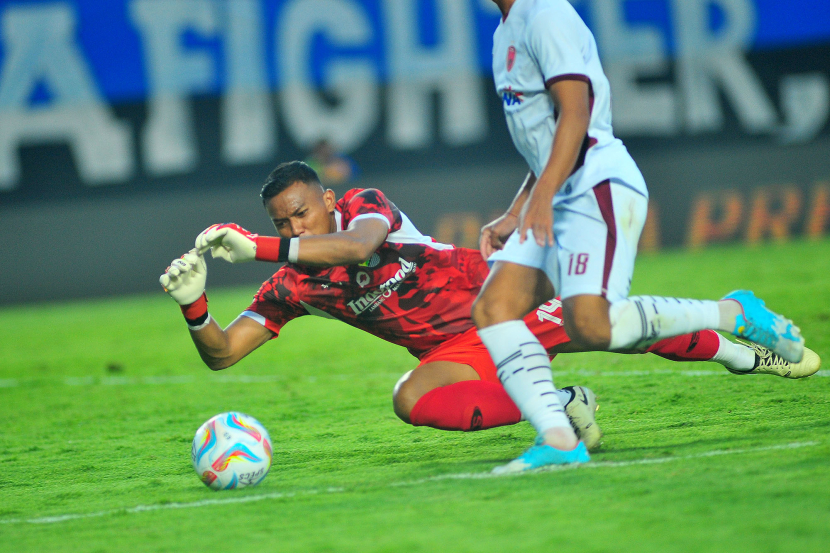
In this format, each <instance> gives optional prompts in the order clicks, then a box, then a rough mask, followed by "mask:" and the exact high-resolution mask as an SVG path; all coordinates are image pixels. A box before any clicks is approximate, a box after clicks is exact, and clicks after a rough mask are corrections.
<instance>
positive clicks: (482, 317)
mask: <svg viewBox="0 0 830 553" xmlns="http://www.w3.org/2000/svg"><path fill="white" fill-rule="evenodd" d="M510 307H511V306H510V302H508V301H506V299H505V298H501V297H498V296H496V295H492V294H491V295H488V294H484V295H480V296H479V297H478V298H476V300H475V301H474V302H473V309H472V317H473V323H474V324H475V325H476V327H477V328H487V327H488V326H492V325H494V324H498V323H502V322H504V321H509V320H511V319H516V318H521V317H516V316H514V314H513V313H512V310H511V309H510Z"/></svg>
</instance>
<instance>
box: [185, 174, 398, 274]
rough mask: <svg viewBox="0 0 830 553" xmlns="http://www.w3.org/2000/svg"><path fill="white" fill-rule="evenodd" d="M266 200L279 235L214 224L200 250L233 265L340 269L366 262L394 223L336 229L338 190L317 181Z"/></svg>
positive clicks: (372, 221)
mask: <svg viewBox="0 0 830 553" xmlns="http://www.w3.org/2000/svg"><path fill="white" fill-rule="evenodd" d="M264 203H265V209H266V211H267V212H268V216H269V218H270V219H271V221H272V223H273V224H274V228H275V229H276V231H277V233H278V234H279V236H278V237H271V236H259V235H256V234H252V233H250V232H248V231H246V230H245V229H243V228H242V227H239V226H238V225H235V224H233V223H229V224H223V225H213V226H211V227H208V228H207V229H205V231H204V232H202V233H201V234H200V235H199V236H198V237H197V238H196V248H197V249H198V250H199V251H200V252H204V251H207V250H208V249H210V250H211V253H212V254H213V257H221V258H223V259H226V260H227V261H230V262H232V263H239V262H245V261H253V260H257V261H272V262H283V261H290V262H292V263H301V264H303V265H316V266H323V267H335V266H340V265H352V264H356V263H362V262H364V261H366V260H367V259H369V257H371V255H372V253H374V252H375V250H377V249H378V247H380V245H381V244H383V241H384V240H385V239H386V236H387V234H388V233H389V225H388V224H387V223H386V222H385V221H383V220H380V219H376V218H367V219H361V220H358V221H355V222H354V223H353V224H352V225H350V227H349V228H348V229H347V230H344V231H342V232H336V231H337V228H336V222H335V216H334V211H335V205H336V201H335V196H334V192H333V191H332V190H325V191H324V190H323V189H322V187H320V186H319V184H317V183H305V182H302V181H297V182H295V183H293V184H292V185H290V186H289V187H287V188H286V189H285V190H283V191H281V192H280V193H279V194H278V195H276V196H274V197H273V198H269V199H267V200H266V201H265V202H264Z"/></svg>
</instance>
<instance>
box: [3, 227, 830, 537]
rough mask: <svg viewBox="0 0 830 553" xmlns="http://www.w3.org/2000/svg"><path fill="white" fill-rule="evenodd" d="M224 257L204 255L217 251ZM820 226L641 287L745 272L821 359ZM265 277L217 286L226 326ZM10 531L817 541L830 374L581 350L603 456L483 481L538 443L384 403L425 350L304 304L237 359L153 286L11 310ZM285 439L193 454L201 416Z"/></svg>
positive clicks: (826, 529) (714, 281)
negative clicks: (214, 471) (206, 472)
mask: <svg viewBox="0 0 830 553" xmlns="http://www.w3.org/2000/svg"><path fill="white" fill-rule="evenodd" d="M216 263H218V262H217V261H210V262H209V264H210V265H212V266H215V264H216ZM829 274H830V241H827V240H824V241H816V242H807V241H796V242H790V243H783V244H773V245H763V246H758V247H755V248H746V247H741V246H724V247H718V248H712V249H708V250H705V251H702V252H695V253H690V252H680V251H673V252H672V251H669V252H663V253H659V254H655V255H651V256H643V257H642V258H641V259H640V260H639V262H638V267H637V271H636V275H635V279H634V289H633V293H650V294H666V295H677V296H688V297H700V298H715V297H720V296H721V295H723V294H725V293H727V292H729V291H730V290H732V289H735V288H740V287H746V288H751V289H753V290H755V291H756V292H757V293H758V295H759V296H760V297H762V298H764V299H765V300H766V301H767V303H768V305H769V306H770V307H771V308H773V309H775V310H779V311H781V312H783V313H785V314H786V315H787V316H789V317H792V318H793V319H794V320H795V321H796V323H797V324H799V325H800V326H801V328H802V331H803V334H804V335H805V337H806V340H807V345H808V346H809V347H811V348H812V349H814V350H816V351H817V352H818V353H819V355H821V356H822V357H823V358H825V360H826V359H827V358H828V356H830V277H828V275H829ZM255 288H256V287H255V286H251V287H243V288H232V289H217V288H212V287H211V285H210V278H208V293H209V295H210V300H211V303H210V306H211V312H212V313H213V315H214V316H215V317H216V318H217V319H218V320H219V321H220V322H221V323H222V324H223V325H224V324H227V323H229V322H230V321H231V320H232V319H233V318H234V317H235V316H236V315H237V314H238V313H239V312H240V311H241V310H242V309H244V307H245V306H247V302H248V301H249V299H250V296H251V295H252V294H253V292H254V291H255ZM0 337H2V343H3V348H2V350H3V355H2V357H1V358H0V406H1V407H0V409H1V410H2V411H0V413H2V418H3V430H2V431H0V540H2V541H0V543H2V545H0V548H2V550H3V551H67V552H68V551H127V550H129V551H199V550H205V551H219V550H233V551H237V550H247V549H256V550H262V551H320V552H324V551H361V552H365V551H412V552H415V551H424V552H432V551H541V550H546V551H579V552H583V553H584V552H589V551H663V552H664V551H753V552H755V551H799V552H809V551H826V550H827V545H828V543H830V478H828V468H830V464H829V463H828V458H830V439H829V437H828V434H829V432H828V430H830V402H828V397H830V393H829V392H830V378H828V376H830V371H828V369H827V368H826V369H823V370H822V371H820V372H819V373H818V374H817V375H816V376H814V377H812V378H809V379H806V380H800V381H791V380H785V379H781V378H776V377H771V376H745V377H739V376H733V375H730V374H729V373H727V372H726V371H725V370H724V369H722V368H721V367H720V366H719V365H716V364H713V363H697V364H678V363H671V362H668V361H665V360H662V359H659V358H657V357H653V356H639V355H638V356H621V355H612V354H580V355H570V356H565V355H563V356H559V357H558V358H557V359H555V360H554V364H553V367H554V379H555V382H556V384H557V385H558V386H560V387H561V386H566V385H571V384H583V385H587V386H590V387H591V388H592V389H593V390H595V391H596V393H597V394H598V396H599V399H600V410H599V412H598V422H599V424H600V425H601V426H602V428H603V429H604V432H605V438H604V444H603V447H602V449H601V450H600V451H598V452H597V453H596V454H595V455H594V456H593V461H592V463H591V464H589V465H586V466H584V467H580V468H568V469H560V470H552V471H547V472H541V473H535V474H526V475H522V476H517V477H502V478H492V477H488V472H489V471H490V469H492V468H493V467H494V466H496V465H497V464H500V463H502V462H504V461H506V460H508V459H510V458H512V457H513V456H515V455H516V454H518V453H519V452H520V451H521V450H522V449H523V448H525V447H526V446H527V445H528V444H529V443H530V441H531V439H532V434H533V433H532V429H531V428H530V426H529V425H528V424H526V423H521V424H519V425H516V426H512V427H504V428H498V429H492V430H488V431H483V432H477V433H469V434H464V433H450V432H441V431H437V430H433V429H428V428H413V427H410V426H408V425H405V424H403V423H402V422H400V421H399V420H398V419H397V418H396V417H395V415H394V414H393V412H392V408H391V390H392V386H393V385H394V383H395V381H396V380H397V378H398V377H399V376H400V375H401V374H402V373H404V372H405V371H407V370H409V369H410V368H413V367H414V366H415V364H416V363H415V360H414V358H412V357H410V356H409V355H408V353H407V352H406V351H405V350H404V349H402V348H399V347H396V346H392V345H389V344H386V343H384V342H382V341H380V340H378V339H376V338H374V337H372V336H370V335H368V334H364V333H361V332H359V331H356V330H354V329H351V328H349V327H347V326H346V325H343V324H340V323H337V322H335V321H327V320H322V319H317V318H312V317H305V318H303V319H301V320H298V321H295V322H293V323H291V324H289V325H288V326H287V327H286V329H285V331H284V333H283V335H282V336H281V337H280V338H279V339H278V340H276V341H275V342H273V343H270V344H267V345H266V346H264V347H263V348H261V349H260V350H259V351H257V352H255V353H254V354H253V355H251V356H250V357H249V358H248V359H245V360H243V361H242V362H241V363H240V364H238V365H237V366H235V367H232V368H230V369H228V370H226V371H224V372H219V373H211V372H210V371H209V370H208V369H207V368H205V367H204V366H203V365H202V364H201V362H200V360H199V359H198V356H197V354H196V352H195V349H194V348H193V346H192V344H191V343H190V340H189V337H188V334H187V331H186V329H185V327H184V324H183V322H182V320H181V315H180V314H179V313H178V309H177V307H176V305H175V304H174V303H173V302H172V301H171V300H170V299H169V298H168V297H166V295H165V294H164V293H163V292H162V291H161V290H159V291H158V292H157V293H149V294H142V295H132V296H126V297H121V298H111V299H100V300H90V301H84V302H62V303H44V304H31V305H22V306H13V307H4V308H0ZM227 410H239V411H243V412H246V413H249V414H251V415H253V416H255V417H257V418H258V419H259V420H260V421H261V422H262V423H263V424H264V425H265V426H266V427H267V428H268V429H269V431H270V434H271V436H272V438H273V441H274V450H275V451H274V465H273V467H272V470H271V473H270V475H269V476H268V477H267V478H266V479H265V481H264V482H263V483H262V485H260V486H259V487H257V488H253V489H246V490H239V491H234V492H218V493H217V492H213V491H211V490H209V489H208V488H206V487H205V486H203V485H202V484H201V483H200V482H199V480H198V478H197V477H196V475H195V473H194V472H193V469H192V468H191V465H190V441H191V439H192V437H193V434H194V432H195V430H196V428H197V427H198V426H199V425H200V424H201V423H202V422H203V421H204V420H206V419H207V418H208V417H210V416H212V415H214V414H216V413H219V412H222V411H227Z"/></svg>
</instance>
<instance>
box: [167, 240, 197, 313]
mask: <svg viewBox="0 0 830 553" xmlns="http://www.w3.org/2000/svg"><path fill="white" fill-rule="evenodd" d="M206 281H207V264H206V263H205V258H204V257H203V256H202V255H201V254H200V253H199V252H198V250H197V249H196V248H193V249H192V250H190V251H189V252H187V253H186V254H184V255H183V256H181V257H180V258H179V259H176V260H175V261H173V262H172V263H171V264H170V266H169V267H168V268H167V270H166V271H165V272H164V274H163V275H161V276H160V277H159V283H161V285H162V286H163V287H164V291H165V292H167V293H168V294H170V297H171V298H173V299H174V300H176V303H178V304H179V305H190V304H192V303H194V302H195V301H196V300H198V299H199V298H201V297H202V295H203V294H204V293H205V282H206Z"/></svg>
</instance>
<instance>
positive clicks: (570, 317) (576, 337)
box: [564, 311, 611, 351]
mask: <svg viewBox="0 0 830 553" xmlns="http://www.w3.org/2000/svg"><path fill="white" fill-rule="evenodd" d="M564 319H565V331H566V332H567V333H568V336H569V337H570V339H571V341H572V342H574V343H575V344H577V345H578V346H580V347H581V348H582V349H585V350H596V351H602V350H606V349H608V345H609V344H610V343H611V328H610V325H609V323H608V317H607V315H606V316H605V317H603V316H602V315H601V314H596V313H592V312H585V311H574V312H570V313H567V314H565V316H564Z"/></svg>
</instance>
